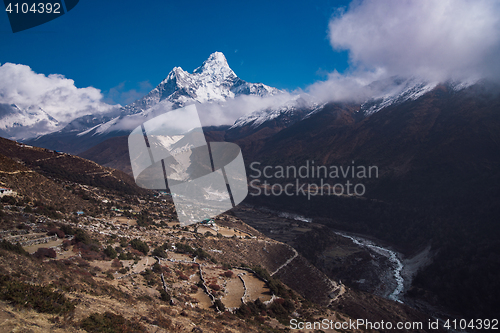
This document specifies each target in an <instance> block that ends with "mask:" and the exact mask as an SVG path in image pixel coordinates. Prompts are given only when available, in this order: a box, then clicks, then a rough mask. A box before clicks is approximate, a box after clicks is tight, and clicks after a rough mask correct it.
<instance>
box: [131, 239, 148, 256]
mask: <svg viewBox="0 0 500 333" xmlns="http://www.w3.org/2000/svg"><path fill="white" fill-rule="evenodd" d="M130 246H132V248H133V249H135V250H137V251H140V252H142V253H144V254H145V255H146V254H148V252H149V246H148V244H146V243H144V242H143V241H141V240H139V239H137V238H136V239H133V240H132V241H131V242H130Z"/></svg>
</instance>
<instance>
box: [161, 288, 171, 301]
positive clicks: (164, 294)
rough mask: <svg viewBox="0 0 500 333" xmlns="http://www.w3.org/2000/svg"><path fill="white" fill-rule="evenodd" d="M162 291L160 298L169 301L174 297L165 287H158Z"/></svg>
mask: <svg viewBox="0 0 500 333" xmlns="http://www.w3.org/2000/svg"><path fill="white" fill-rule="evenodd" d="M158 291H159V292H160V299H161V300H162V301H164V302H166V303H169V302H170V300H171V299H172V297H171V296H170V294H169V293H167V292H166V291H165V290H164V289H158Z"/></svg>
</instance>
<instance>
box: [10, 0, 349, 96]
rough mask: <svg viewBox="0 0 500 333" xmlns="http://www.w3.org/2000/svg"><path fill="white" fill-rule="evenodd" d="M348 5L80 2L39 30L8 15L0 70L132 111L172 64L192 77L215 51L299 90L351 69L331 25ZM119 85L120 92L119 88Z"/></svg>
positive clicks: (247, 74)
mask: <svg viewBox="0 0 500 333" xmlns="http://www.w3.org/2000/svg"><path fill="white" fill-rule="evenodd" d="M348 5H349V1H327V0H318V1H314V3H309V4H306V3H305V2H302V1H175V2H174V1H163V0H151V1H144V2H139V1H129V0H122V1H117V0H106V1H97V0H81V1H80V3H79V4H78V5H77V6H76V7H75V8H74V9H73V10H72V11H70V12H68V13H67V14H65V15H63V16H62V17H60V18H58V19H55V20H53V21H51V22H48V23H46V24H43V25H41V26H38V27H35V28H32V29H29V30H26V31H22V32H18V33H15V34H13V33H12V32H11V29H10V26H9V23H8V19H7V14H6V13H3V14H0V40H1V43H0V63H1V64H3V63H5V62H12V63H19V64H25V65H28V66H30V67H31V68H32V70H33V71H35V72H36V73H42V74H45V75H49V74H53V73H57V74H62V75H64V76H65V77H67V78H69V79H73V80H74V81H75V85H76V86H77V87H87V86H93V87H96V88H98V89H101V91H102V92H103V93H104V94H105V96H106V97H107V99H108V101H111V100H113V99H114V101H115V102H120V103H122V104H125V102H129V101H130V100H131V99H134V98H135V97H140V95H142V94H144V93H146V92H147V91H149V90H150V89H151V88H152V87H154V86H156V85H157V84H158V83H159V82H160V81H161V80H162V79H164V78H165V77H166V76H167V74H168V73H169V71H170V70H171V69H172V67H174V66H180V67H182V68H183V69H184V70H187V71H190V72H191V71H192V70H193V69H194V68H196V67H198V66H199V65H201V63H202V62H203V61H204V60H205V59H206V58H207V57H208V56H209V55H210V54H211V53H212V52H214V51H221V52H223V53H224V54H225V55H226V58H227V60H228V62H229V65H230V66H231V68H232V69H233V70H234V71H235V72H236V74H237V75H238V76H239V77H240V78H242V79H244V80H246V81H250V82H263V83H265V84H268V85H271V86H274V87H277V88H281V89H288V90H293V89H296V88H305V87H307V86H308V85H310V84H312V83H314V82H316V81H318V80H322V79H325V77H326V73H329V72H332V71H333V70H337V71H339V72H341V73H342V72H343V71H345V70H346V68H347V67H348V54H347V51H334V50H333V48H332V46H331V44H330V41H329V38H328V23H329V21H330V19H331V17H332V15H333V14H334V13H336V11H337V10H338V8H341V7H347V6H348ZM113 88H114V89H113Z"/></svg>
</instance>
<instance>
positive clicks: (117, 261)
mask: <svg viewBox="0 0 500 333" xmlns="http://www.w3.org/2000/svg"><path fill="white" fill-rule="evenodd" d="M111 267H114V268H120V267H123V264H122V263H121V261H120V259H118V258H116V259H113V262H112V263H111Z"/></svg>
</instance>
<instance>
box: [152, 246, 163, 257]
mask: <svg viewBox="0 0 500 333" xmlns="http://www.w3.org/2000/svg"><path fill="white" fill-rule="evenodd" d="M151 255H152V256H153V257H160V258H166V257H167V253H166V252H165V249H164V248H163V246H158V247H157V248H155V249H154V250H153V252H152V253H151Z"/></svg>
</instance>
